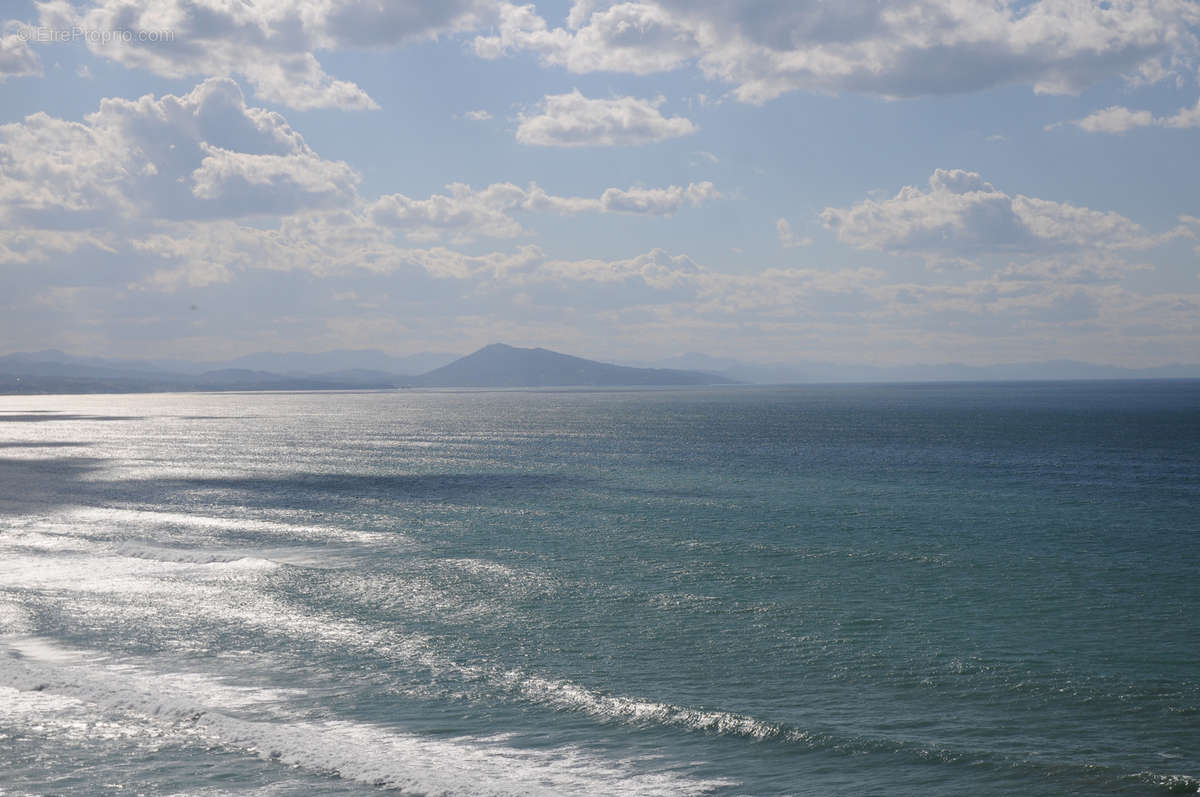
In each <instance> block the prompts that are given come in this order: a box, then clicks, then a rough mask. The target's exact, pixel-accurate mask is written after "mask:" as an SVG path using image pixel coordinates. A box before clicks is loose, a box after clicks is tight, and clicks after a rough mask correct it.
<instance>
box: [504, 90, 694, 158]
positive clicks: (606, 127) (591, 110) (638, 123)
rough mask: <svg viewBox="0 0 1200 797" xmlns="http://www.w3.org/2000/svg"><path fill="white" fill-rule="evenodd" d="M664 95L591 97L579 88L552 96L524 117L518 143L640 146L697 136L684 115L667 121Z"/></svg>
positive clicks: (532, 144) (519, 129) (559, 145)
mask: <svg viewBox="0 0 1200 797" xmlns="http://www.w3.org/2000/svg"><path fill="white" fill-rule="evenodd" d="M663 102H664V99H663V98H662V97H658V98H656V99H654V100H644V99H638V98H636V97H616V98H613V99H596V100H593V99H589V98H587V97H585V96H583V94H581V93H580V92H579V90H578V89H576V90H574V91H572V92H570V93H569V94H551V95H547V96H546V98H545V99H544V100H543V102H542V104H541V107H540V108H539V110H538V112H537V113H531V114H522V115H521V122H520V124H519V125H518V127H517V141H519V142H520V143H522V144H527V145H530V146H536V147H623V146H641V145H643V144H650V143H654V142H657V141H664V140H666V139H669V138H676V137H678V136H686V135H691V134H692V133H695V132H696V130H697V127H696V125H694V124H692V122H691V120H689V119H685V118H683V117H682V116H672V117H665V116H663V114H662V112H661V111H659V106H661V105H662V104H663Z"/></svg>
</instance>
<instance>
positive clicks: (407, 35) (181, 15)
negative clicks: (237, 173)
mask: <svg viewBox="0 0 1200 797" xmlns="http://www.w3.org/2000/svg"><path fill="white" fill-rule="evenodd" d="M40 11H41V20H40V21H41V24H42V25H44V26H47V27H52V28H56V29H61V30H71V29H72V28H81V29H84V30H91V31H100V32H104V31H128V32H129V34H130V35H127V36H112V37H101V36H97V37H94V38H89V39H88V47H89V49H90V50H91V51H92V52H93V53H95V54H96V55H99V56H102V57H104V58H109V59H111V60H113V61H116V62H117V63H120V64H122V65H124V66H127V67H132V68H137V69H147V70H150V71H152V72H154V73H156V74H159V75H163V76H165V77H171V78H183V77H189V76H193V75H232V74H237V75H242V76H244V77H245V78H246V80H247V81H249V83H250V84H251V85H252V86H253V87H254V91H255V93H256V94H257V95H258V96H259V97H260V98H262V99H263V100H266V101H269V102H275V103H280V104H282V105H286V106H289V107H291V108H296V109H307V108H343V109H368V108H374V107H376V105H375V102H374V101H373V100H372V99H371V98H370V97H369V96H368V95H367V94H366V92H364V91H363V90H362V89H361V88H360V87H358V86H357V85H355V84H354V83H352V82H349V81H345V80H338V79H336V78H334V77H331V76H330V75H328V74H326V72H325V70H324V68H323V67H322V66H321V64H320V62H319V61H318V60H317V58H316V56H315V55H314V53H316V52H319V51H322V50H336V49H357V48H379V47H394V46H400V45H404V44H407V43H410V42H415V41H422V40H428V39H432V38H435V37H437V36H439V35H441V34H446V33H454V32H458V31H465V30H474V29H477V28H478V27H480V26H481V25H483V24H485V23H487V22H488V21H490V20H492V19H493V18H494V16H495V14H494V2H491V0H439V2H404V3H380V2H377V1H376V0H326V1H325V2H320V3H312V2H307V0H277V1H276V2H257V3H250V2H228V1H227V0H150V1H149V2H141V3H136V4H132V3H129V2H127V0H91V2H87V3H83V4H81V6H80V7H78V8H77V7H76V6H74V5H72V4H71V3H70V2H67V0H49V2H45V3H42V4H40ZM164 34H169V36H167V35H164Z"/></svg>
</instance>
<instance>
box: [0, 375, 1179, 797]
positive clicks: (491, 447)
mask: <svg viewBox="0 0 1200 797" xmlns="http://www.w3.org/2000/svg"><path fill="white" fill-rule="evenodd" d="M1198 612H1200V383H1196V382H1175V383H1090V384H1089V383H1061V384H1007V385H942V386H920V385H916V386H839V387H804V388H786V389H784V388H776V389H771V388H737V389H698V390H688V391H642V392H466V393H436V392H432V393H414V392H379V393H316V394H302V393H293V394H176V395H142V396H60V397H38V396H20V397H3V398H0V792H7V793H11V794H24V793H35V794H43V793H54V794H65V795H82V794H105V793H114V794H116V793H122V794H133V793H139V792H144V793H152V794H170V793H187V794H263V795H309V794H335V795H336V794H367V793H374V792H376V791H381V790H387V789H400V790H403V791H404V792H405V793H414V794H456V795H480V794H489V795H490V794H496V795H501V794H505V795H525V794H545V795H567V794H615V795H621V794H629V795H634V794H637V795H641V794H646V795H653V794H659V795H680V794H720V795H735V794H763V795H767V794H797V795H838V794H854V795H862V794H881V795H882V794H887V795H922V796H925V795H934V796H935V797H936V796H937V795H963V794H970V795H1012V794H1021V795H1070V794H1079V795H1143V794H1144V795H1156V794H1170V793H1194V792H1196V791H1197V784H1198V781H1197V777H1198V776H1200V664H1198V663H1197V662H1198V659H1200V621H1198V619H1197V614H1198Z"/></svg>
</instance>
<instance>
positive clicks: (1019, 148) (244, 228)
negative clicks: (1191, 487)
mask: <svg viewBox="0 0 1200 797" xmlns="http://www.w3.org/2000/svg"><path fill="white" fill-rule="evenodd" d="M3 13H4V14H5V17H4V24H3V28H2V29H0V100H2V101H0V114H2V115H3V118H0V275H3V276H2V277H0V349H2V350H3V351H17V350H32V349H40V348H47V347H58V348H62V349H65V350H68V351H71V352H74V353H79V354H94V355H110V356H118V355H119V356H157V357H169V356H181V357H192V358H198V359H217V358H222V357H229V356H236V355H239V354H244V353H247V352H251V351H258V350H303V351H321V350H327V349H335V348H378V349H382V350H384V351H388V352H391V353H395V354H405V353H415V352H419V351H428V350H437V351H458V352H466V351H469V350H471V349H473V348H476V347H478V346H481V345H483V344H486V343H489V342H493V341H504V342H507V343H511V344H514V345H541V346H546V347H549V348H553V349H558V350H563V351H568V352H571V353H575V354H580V355H583V356H591V357H599V358H604V359H625V360H629V359H638V360H652V359H655V358H659V357H668V356H671V355H676V354H680V353H683V352H688V351H700V352H705V353H708V354H713V355H723V356H733V357H738V358H741V359H744V360H749V361H759V362H767V361H777V362H788V361H798V360H806V359H807V360H814V359H815V360H840V361H844V362H853V363H876V364H904V363H920V362H944V361H960V362H968V363H974V364H989V363H995V362H1012V361H1023V360H1045V359H1059V358H1071V359H1080V360H1090V361H1093V362H1101V363H1110V364H1121V365H1154V364H1164V363H1169V362H1197V361H1200V279H1198V274H1200V267H1198V266H1200V238H1198V236H1200V3H1197V2H1196V1H1195V0H1124V1H1123V0H1112V2H1107V1H1106V2H1084V1H1083V0H1023V1H1022V2H1004V1H1003V0H1000V1H999V2H991V1H987V2H984V1H982V0H934V1H931V2H926V1H921V0H918V1H917V2H896V3H892V2H876V1H875V0H845V1H843V2H821V1H820V0H745V2H730V1H729V0H686V1H685V0H658V1H657V2H640V1H635V2H619V3H613V2H608V1H607V0H576V1H575V2H571V3H568V2H538V3H536V4H531V5H517V4H513V3H509V2H494V1H493V0H441V1H440V2H433V1H432V0H430V1H428V2H377V1H376V0H145V1H144V2H137V3H134V2H130V1H129V0H79V1H77V2H68V1H67V0H50V1H49V2H42V3H35V2H25V1H24V0H17V1H16V2H13V1H12V0H9V2H6V3H5V5H4V12H3ZM0 353H3V352H0Z"/></svg>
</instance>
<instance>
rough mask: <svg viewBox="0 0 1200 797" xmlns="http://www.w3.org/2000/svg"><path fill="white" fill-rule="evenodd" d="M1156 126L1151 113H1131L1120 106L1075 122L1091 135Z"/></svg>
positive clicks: (1114, 106)
mask: <svg viewBox="0 0 1200 797" xmlns="http://www.w3.org/2000/svg"><path fill="white" fill-rule="evenodd" d="M1152 124H1154V115H1153V114H1151V113H1150V112H1149V111H1131V110H1129V109H1128V108H1122V107H1121V106H1119V105H1113V106H1111V107H1108V108H1105V109H1104V110H1102V111H1096V112H1095V113H1093V114H1089V115H1088V116H1086V117H1084V118H1083V119H1080V120H1079V121H1077V122H1075V125H1076V126H1078V127H1080V128H1082V129H1084V130H1086V131H1087V132H1089V133H1124V132H1126V131H1128V130H1132V129H1134V128H1135V127H1148V126H1149V125H1152Z"/></svg>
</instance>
